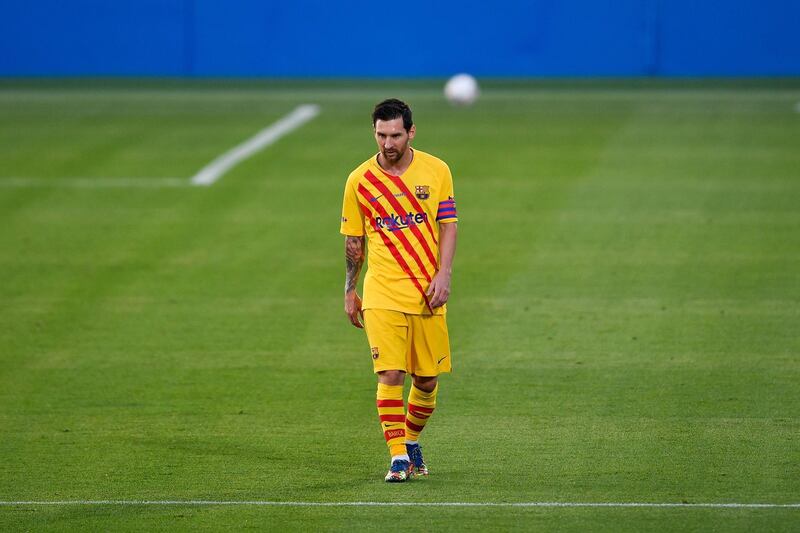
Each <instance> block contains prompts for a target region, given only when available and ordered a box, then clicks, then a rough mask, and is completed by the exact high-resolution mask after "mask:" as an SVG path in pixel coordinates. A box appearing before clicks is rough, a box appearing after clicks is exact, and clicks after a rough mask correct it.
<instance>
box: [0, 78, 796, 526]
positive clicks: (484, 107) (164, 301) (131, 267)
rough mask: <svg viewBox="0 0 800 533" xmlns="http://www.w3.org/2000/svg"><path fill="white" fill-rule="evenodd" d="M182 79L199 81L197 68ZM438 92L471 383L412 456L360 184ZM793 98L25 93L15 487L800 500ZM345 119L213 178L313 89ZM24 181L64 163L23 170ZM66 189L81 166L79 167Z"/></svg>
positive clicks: (2, 355) (1, 249)
mask: <svg viewBox="0 0 800 533" xmlns="http://www.w3.org/2000/svg"><path fill="white" fill-rule="evenodd" d="M176 85H177V86H176ZM394 95H397V96H399V97H402V98H406V99H407V100H408V101H409V102H410V103H411V104H412V106H413V107H414V111H415V118H416V120H417V123H418V128H419V134H418V137H417V140H416V142H415V144H416V146H418V147H419V148H420V149H423V150H426V151H429V152H431V153H434V154H436V155H439V156H440V157H442V158H443V159H445V160H446V161H448V163H449V164H450V166H451V169H452V170H453V173H454V176H455V186H456V195H457V198H458V206H459V216H460V218H461V222H460V224H459V226H460V228H459V229H460V236H459V249H458V253H457V257H456V265H455V274H454V280H453V296H452V301H451V303H450V304H449V306H450V315H449V323H450V329H451V335H452V344H453V351H454V366H455V372H454V374H453V375H452V376H448V377H446V378H443V380H442V388H441V394H440V404H439V408H438V409H437V413H436V415H435V416H434V417H433V418H432V421H431V423H430V425H429V426H430V427H429V428H428V429H426V431H425V433H424V434H423V444H424V445H425V451H426V459H427V460H428V463H429V466H430V468H431V471H432V474H431V476H430V478H429V479H425V480H420V481H417V482H412V483H408V484H404V485H388V484H386V483H384V482H383V481H382V479H383V474H384V473H385V470H386V468H387V466H388V464H387V455H386V450H385V445H384V444H383V442H382V437H381V434H380V431H379V427H378V423H377V420H376V414H375V407H374V400H373V399H374V391H375V385H374V381H375V380H374V377H373V376H372V375H371V359H370V353H369V349H368V346H367V344H366V340H365V338H364V336H363V334H362V333H361V332H359V331H357V330H355V329H354V328H352V327H351V326H349V324H348V323H347V321H346V319H345V317H344V315H343V313H342V301H341V287H342V284H343V271H344V257H343V239H342V238H341V237H340V236H339V235H338V233H337V232H338V218H339V209H340V202H341V193H342V187H343V184H344V179H345V178H346V175H347V173H348V172H349V171H350V170H351V169H352V168H353V167H355V165H356V164H358V163H359V162H361V161H362V160H363V159H365V158H366V157H368V156H369V154H370V153H372V152H373V151H374V144H373V143H372V140H371V137H370V135H371V133H370V122H369V113H370V110H371V106H372V105H373V104H374V103H375V102H376V101H377V100H379V99H381V98H383V97H385V96H394ZM798 100H800V85H798V84H796V83H788V84H787V83H786V82H782V83H781V84H779V85H778V84H776V85H775V86H774V87H770V86H769V84H768V83H767V84H766V86H763V85H759V86H756V87H750V86H746V84H745V86H744V87H740V86H735V85H715V84H710V85H702V84H697V83H695V84H693V85H692V86H691V87H689V88H681V87H677V86H671V85H670V84H669V83H665V84H660V85H657V86H652V87H640V86H637V87H634V88H626V87H625V85H624V83H620V84H615V85H614V86H610V87H609V86H607V85H600V86H598V87H595V88H593V87H592V86H591V85H587V84H581V85H580V86H579V87H578V88H577V89H575V90H572V89H570V88H569V86H567V87H552V86H551V85H549V84H547V83H543V84H536V83H521V82H515V83H509V84H503V83H500V82H494V83H491V84H489V85H488V86H486V87H485V88H484V94H483V96H482V99H481V100H480V102H479V103H478V105H477V106H475V107H473V108H468V109H453V108H450V107H449V106H447V105H446V104H445V103H444V102H443V99H442V97H441V95H440V91H439V86H438V84H437V85H434V84H425V83H412V84H408V85H403V84H402V83H388V82H387V83H370V84H368V85H367V86H366V87H365V88H361V89H358V90H351V89H348V88H347V87H346V86H342V85H341V84H336V85H335V86H333V87H330V88H329V87H326V86H325V85H324V84H318V83H310V82H309V83H308V84H290V83H281V84H276V85H275V86H271V85H270V84H263V85H261V84H243V85H241V86H237V85H235V84H234V85H231V84H227V85H225V86H222V87H219V88H215V87H214V85H213V84H201V85H199V86H197V87H194V88H193V87H191V86H189V87H187V86H184V85H182V84H174V83H172V84H167V85H166V86H164V87H160V86H158V85H157V84H153V83H149V84H148V85H147V86H145V87H143V88H137V87H135V86H125V85H124V84H119V83H117V84H115V85H114V86H113V87H111V88H108V87H105V88H104V86H103V85H102V84H97V85H88V86H83V85H81V84H75V83H74V82H73V83H71V84H69V85H68V86H67V87H65V88H60V87H59V86H57V85H53V84H44V83H42V84H38V82H25V83H19V84H15V83H13V82H4V83H3V84H2V88H0V116H3V120H2V121H0V161H2V162H3V165H2V170H1V172H0V174H2V175H0V279H2V283H0V431H2V438H0V457H2V462H0V500H3V501H19V500H83V499H91V500H105V499H114V500H117V499H136V500H140V499H146V500H163V499H167V500H194V499H202V500H237V501H241V500H277V501H319V502H348V501H422V502H434V501H458V502H527V501H563V502H628V501H641V502H681V501H686V502H753V503H758V502H771V503H797V502H800V481H798V480H800V466H798V465H800V443H799V442H798V434H800V418H798V414H797V413H798V412H799V409H800V395H798V383H800V362H798V353H800V336H798V335H797V325H798V323H799V321H800V307H799V306H798V304H800V281H799V280H798V275H797V272H798V271H800V210H799V209H798V198H800V170H799V169H800V149H798V143H797V139H798V138H800V114H798V113H797V112H795V110H794V106H795V103H796V102H797V101H798ZM301 103H318V104H320V105H321V107H322V113H321V115H320V116H319V117H318V118H317V119H315V120H314V121H312V122H311V123H309V124H307V125H305V126H303V127H302V128H301V129H300V130H298V131H296V132H294V133H292V134H291V135H289V136H287V137H286V138H284V139H282V140H281V141H279V142H278V143H277V144H276V145H274V146H273V147H271V148H269V149H267V150H265V151H264V152H261V153H259V154H257V155H256V156H254V157H253V158H251V159H249V160H247V161H245V162H243V163H242V164H240V165H239V166H237V167H235V168H234V169H233V170H232V171H231V172H230V173H228V174H227V175H225V176H224V177H223V178H222V180H221V181H219V182H218V183H217V184H215V185H214V186H212V187H210V188H193V187H184V188H177V187H170V188H161V187H152V188H135V187H134V188H126V187H120V188H96V189H95V188H73V187H68V186H62V184H64V183H66V182H65V181H64V179H65V178H70V177H82V178H97V179H103V180H105V179H109V178H127V177H141V178H142V179H147V178H148V177H152V178H159V177H185V178H186V179H187V181H188V177H189V176H191V175H192V174H194V173H195V172H196V171H197V170H199V168H201V167H202V166H203V165H205V164H206V163H207V162H208V161H210V160H211V159H213V158H214V157H216V156H217V155H219V154H220V153H221V152H223V151H225V150H227V149H228V148H230V147H232V146H233V145H235V144H237V143H239V142H241V141H242V140H244V139H246V138H247V137H249V136H250V135H252V134H253V133H255V132H256V131H258V130H259V129H261V128H263V127H264V126H266V125H267V124H269V123H270V122H272V121H274V120H276V119H277V118H278V117H280V116H282V115H284V114H286V113H288V112H289V111H290V110H291V109H292V108H293V107H294V106H295V105H297V104H301ZM9 177H17V178H37V179H42V180H44V181H43V182H38V184H37V186H30V187H20V186H3V180H4V179H6V178H9ZM60 180H61V181H60ZM400 521H402V523H403V525H404V528H405V527H407V528H409V529H412V530H413V529H415V528H418V529H420V530H422V529H428V528H430V527H432V526H436V527H437V528H440V529H453V530H460V529H486V528H491V527H496V528H504V529H509V528H528V527H536V526H541V527H546V528H548V529H572V530H584V529H586V528H587V527H589V528H591V529H593V530H604V529H605V530H609V531H620V530H631V531H639V530H648V529H650V530H664V529H675V530H687V529H689V530H691V529H702V530H708V529H715V528H716V529H724V530H751V529H753V528H754V527H755V528H758V529H762V530H763V529H771V530H790V529H792V528H794V527H796V526H797V524H798V521H800V509H686V508H673V509H642V508H637V509H594V508H591V509H587V508H579V509H575V508H558V509H537V508H534V509H531V508H491V509H474V508H470V509H461V508H416V509H414V510H413V511H411V510H409V509H405V508H399V509H391V508H346V507H345V508H330V507H326V508H275V507H258V508H254V507H204V508H189V507H141V506H130V507H103V506H99V507H81V506H78V507H69V506H56V507H34V506H13V507H0V527H2V529H12V530H13V529H37V530H40V529H64V530H74V529H114V530H121V529H131V530H141V529H175V528H177V529H187V528H191V529H222V528H231V527H232V528H236V529H243V528H246V527H259V528H263V527H271V528H290V529H337V528H358V529H381V530H383V529H385V527H386V525H387V524H391V523H399V522H400Z"/></svg>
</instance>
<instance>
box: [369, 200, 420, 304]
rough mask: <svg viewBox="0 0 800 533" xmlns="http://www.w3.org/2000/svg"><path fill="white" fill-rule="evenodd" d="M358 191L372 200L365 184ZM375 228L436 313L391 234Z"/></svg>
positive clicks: (374, 226) (375, 225)
mask: <svg viewBox="0 0 800 533" xmlns="http://www.w3.org/2000/svg"><path fill="white" fill-rule="evenodd" d="M358 192H359V193H360V194H361V195H362V196H363V197H364V198H366V200H367V202H369V200H370V198H371V196H370V195H369V192H368V191H367V189H365V188H364V186H363V185H359V186H358ZM375 203H376V204H377V202H375ZM381 209H382V208H381ZM373 228H374V229H375V231H376V232H377V233H378V235H380V236H381V239H383V244H385V245H386V248H387V249H388V250H389V252H390V253H391V254H392V256H393V257H394V260H395V261H397V264H398V265H400V268H402V269H403V271H404V272H405V273H406V274H407V275H408V279H410V280H411V283H413V284H414V286H415V287H416V288H417V290H418V291H419V293H420V294H421V295H422V299H423V300H425V305H426V306H427V307H428V310H429V311H430V312H431V314H434V313H433V307H431V302H430V301H429V300H428V295H427V294H425V289H423V288H422V285H420V284H419V280H418V279H417V277H416V276H415V275H414V273H413V272H412V271H411V267H410V266H408V263H406V260H405V259H403V256H402V255H400V251H399V250H398V249H397V246H395V245H394V243H393V242H392V240H391V239H390V238H389V236H388V235H386V233H384V232H383V230H381V229H380V228H379V227H378V225H377V224H373ZM399 237H402V234H399V235H398V238H399ZM406 242H407V241H406ZM428 281H430V278H428Z"/></svg>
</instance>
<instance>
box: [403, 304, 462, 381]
mask: <svg viewBox="0 0 800 533" xmlns="http://www.w3.org/2000/svg"><path fill="white" fill-rule="evenodd" d="M408 317H409V318H408V321H409V327H410V329H409V331H410V336H411V338H410V346H411V349H410V350H409V361H408V366H409V372H410V373H412V374H415V375H417V376H438V375H439V374H441V373H442V372H450V370H451V368H452V366H451V361H450V334H449V332H448V331H447V319H446V317H445V315H433V316H431V315H409V316H408Z"/></svg>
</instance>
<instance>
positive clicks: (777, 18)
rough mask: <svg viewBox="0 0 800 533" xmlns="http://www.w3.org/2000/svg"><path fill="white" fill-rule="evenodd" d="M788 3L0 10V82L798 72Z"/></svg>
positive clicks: (33, 5)
mask: <svg viewBox="0 0 800 533" xmlns="http://www.w3.org/2000/svg"><path fill="white" fill-rule="evenodd" d="M798 27H800V2H798V1H796V0H763V1H760V2H756V1H755V0H729V1H728V2H721V3H718V2H710V1H709V0H705V1H704V0H693V1H689V0H615V1H611V0H595V1H590V0H565V1H561V2H557V1H554V0H550V1H543V0H538V1H537V0H532V1H527V2H526V1H524V0H497V1H495V2H485V1H482V2H477V1H473V0H468V1H464V2H457V3H456V2H421V1H418V0H410V1H407V2H405V3H402V2H398V3H394V4H386V3H380V2H367V1H365V0H354V1H351V2H347V3H343V4H342V5H339V3H334V2H328V1H321V0H303V1H297V2H270V1H259V0H238V1H230V2H220V1H212V0H136V1H132V0H113V1H109V0H70V1H69V2H64V1H63V0H29V1H27V2H11V1H10V0H2V1H1V2H0V76H244V77H249V76H286V77H304V76H314V77H326V76H341V77H351V76H352V77H407V76H447V75H450V74H452V73H455V72H460V71H466V72H471V73H473V74H475V75H478V76H642V75H655V76H703V75H720V76H786V75H795V76H796V75H800V39H797V38H796V29H797V28H798Z"/></svg>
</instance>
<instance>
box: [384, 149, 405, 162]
mask: <svg viewBox="0 0 800 533" xmlns="http://www.w3.org/2000/svg"><path fill="white" fill-rule="evenodd" d="M407 148H408V147H407V146H406V147H404V148H402V149H400V148H393V149H391V150H382V151H381V153H382V154H383V158H384V159H386V161H390V162H392V163H396V162H397V161H400V158H401V157H403V155H404V154H405V153H406V149H407Z"/></svg>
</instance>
